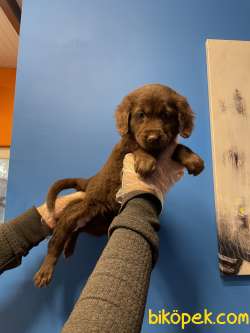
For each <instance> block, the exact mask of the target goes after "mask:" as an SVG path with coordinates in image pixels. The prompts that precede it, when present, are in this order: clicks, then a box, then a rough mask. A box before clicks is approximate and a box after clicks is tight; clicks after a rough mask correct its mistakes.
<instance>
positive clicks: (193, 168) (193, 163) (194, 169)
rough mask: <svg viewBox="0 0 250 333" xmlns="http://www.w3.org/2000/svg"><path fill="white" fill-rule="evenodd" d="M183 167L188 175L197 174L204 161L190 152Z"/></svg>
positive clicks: (202, 167) (200, 170) (201, 168)
mask: <svg viewBox="0 0 250 333" xmlns="http://www.w3.org/2000/svg"><path fill="white" fill-rule="evenodd" d="M185 167H186V168H187V170H188V173H189V174H190V175H194V176H198V175H199V174H200V173H201V172H202V170H203V169H204V167H205V165H204V161H203V160H202V159H201V158H200V157H199V156H198V155H195V154H192V155H191V156H190V157H189V158H188V159H187V161H185Z"/></svg>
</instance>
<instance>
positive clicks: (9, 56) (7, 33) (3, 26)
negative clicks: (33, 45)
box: [0, 7, 18, 68]
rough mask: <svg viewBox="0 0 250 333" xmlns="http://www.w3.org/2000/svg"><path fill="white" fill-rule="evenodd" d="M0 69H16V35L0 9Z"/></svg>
mask: <svg viewBox="0 0 250 333" xmlns="http://www.w3.org/2000/svg"><path fill="white" fill-rule="evenodd" d="M0 41H1V42H0V67H9V68H16V62H17V50H18V34H17V32H16V31H15V29H14V28H13V26H12V24H11V23H10V21H9V20H8V18H7V16H6V15H5V13H4V11H3V9H2V8H1V7H0Z"/></svg>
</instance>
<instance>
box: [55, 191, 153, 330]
mask: <svg viewBox="0 0 250 333" xmlns="http://www.w3.org/2000/svg"><path fill="white" fill-rule="evenodd" d="M158 213H159V211H158V205H157V204H156V199H155V198H154V197H153V196H152V195H150V194H144V195H140V196H139V197H134V198H133V199H131V200H129V201H128V202H127V203H125V206H124V208H123V210H122V211H121V213H120V214H119V215H118V216H117V217H116V218H115V219H114V220H113V222H112V224H111V225H110V228H109V241H108V244H107V245H106V247H105V249H104V251H103V253H102V255H101V257H100V258H99V260H98V262H97V264H96V267H95V269H94V271H93V272H92V274H91V276H90V277H89V279H88V281H87V284H86V285H85V287H84V289H83V291H82V293H81V295H80V297H79V299H78V301H77V303H76V305H75V306H74V309H73V311H72V313H71V315H70V317H69V319H68V321H67V322H66V324H65V326H64V328H63V330H62V333H78V332H79V333H80V332H81V333H85V332H86V333H92V332H95V333H97V332H98V333H99V332H100V333H137V332H140V329H141V323H142V319H143V315H144V308H145V303H146V298H147V292H148V286H149V280H150V274H151V271H152V268H153V265H154V264H155V262H156V260H157V257H158V248H159V239H158V235H157V232H156V230H157V229H158V228H159V220H158Z"/></svg>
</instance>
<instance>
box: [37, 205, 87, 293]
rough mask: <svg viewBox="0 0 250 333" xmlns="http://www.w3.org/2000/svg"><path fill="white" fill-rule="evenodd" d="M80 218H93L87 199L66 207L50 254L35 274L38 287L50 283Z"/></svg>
mask: <svg viewBox="0 0 250 333" xmlns="http://www.w3.org/2000/svg"><path fill="white" fill-rule="evenodd" d="M80 218H81V219H83V218H85V219H86V221H89V219H90V218H91V212H89V207H88V204H87V203H86V201H85V200H83V201H81V202H78V203H75V204H74V205H73V204H72V205H69V206H67V209H65V211H64V212H63V214H62V215H61V217H60V219H59V220H58V222H57V224H56V226H55V228H54V230H53V234H52V237H51V239H50V241H49V244H48V254H47V256H46V257H45V259H44V262H43V263H42V266H41V268H40V270H39V271H38V272H37V273H36V274H35V276H34V283H35V285H36V286H37V287H38V288H40V287H43V286H46V285H48V284H49V283H50V281H51V279H52V275H53V272H54V268H55V265H56V263H57V260H58V258H59V256H60V255H61V253H62V250H63V247H64V244H65V242H66V240H67V238H68V237H69V235H70V234H71V233H72V232H73V231H74V230H75V228H76V226H77V221H78V220H79V219H80Z"/></svg>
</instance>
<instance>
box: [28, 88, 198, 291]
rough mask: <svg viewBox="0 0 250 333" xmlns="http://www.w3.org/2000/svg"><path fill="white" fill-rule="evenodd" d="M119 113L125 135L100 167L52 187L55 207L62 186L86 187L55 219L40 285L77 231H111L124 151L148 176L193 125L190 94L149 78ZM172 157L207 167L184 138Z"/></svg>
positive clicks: (192, 167) (191, 168)
mask: <svg viewBox="0 0 250 333" xmlns="http://www.w3.org/2000/svg"><path fill="white" fill-rule="evenodd" d="M115 116H116V124H117V129H118V131H119V133H120V134H121V140H120V142H119V143H118V144H116V146H115V147H114V149H113V151H112V153H111V155H110V157H109V158H108V160H107V162H106V163H105V164H104V166H103V167H102V168H101V170H100V171H99V172H98V173H97V174H96V175H95V176H93V177H91V178H89V179H64V180H59V181H58V182H56V183H55V184H54V185H53V186H52V188H51V189H50V190H49V193H48V197H47V204H48V208H49V210H50V211H51V212H53V209H54V204H55V200H56V196H57V194H58V193H59V192H60V191H61V190H62V189H65V188H70V187H73V188H76V189H77V190H82V191H85V192H86V196H85V198H84V200H78V201H75V202H72V203H71V204H70V205H68V206H67V207H66V209H65V210H64V212H63V213H62V215H61V217H60V219H59V220H58V221H57V222H56V225H55V228H54V230H53V234H52V237H51V239H50V241H49V244H48V255H47V256H46V258H45V260H44V262H43V264H42V266H41V268H40V270H39V271H38V273H37V274H36V275H35V277H34V281H35V284H36V286H37V287H42V286H45V285H47V284H48V283H49V282H50V280H51V278H52V274H53V271H54V267H55V264H56V262H57V260H58V258H59V256H60V254H61V252H62V250H63V248H64V253H65V256H66V257H67V256H69V255H71V254H72V253H73V250H74V245H75V242H76V238H77V235H78V232H79V231H85V232H88V233H91V234H94V235H101V234H103V233H106V232H107V230H108V227H109V224H110V223H111V221H112V219H113V218H114V217H115V216H116V215H117V213H118V210H119V204H118V203H117V202H116V200H115V195H116V193H117V191H118V189H119V188H120V185H121V171H122V164H123V159H124V156H125V155H126V154H127V153H131V152H132V153H133V154H134V156H135V170H136V171H137V172H138V173H139V174H140V175H141V176H146V175H148V174H150V173H151V172H153V171H154V169H155V166H156V160H157V157H158V155H159V154H160V153H161V152H162V151H163V150H164V149H165V148H166V147H167V146H168V145H169V144H170V143H172V142H173V140H175V138H176V137H177V135H178V134H180V135H181V136H182V137H184V138H187V137H189V136H190V134H191V132H192V129H193V119H194V115H193V112H192V110H191V108H190V106H189V104H188V102H187V101H186V99H185V98H184V97H182V96H181V95H179V94H178V93H177V92H175V91H174V90H172V89H170V88H168V87H166V86H163V85H160V84H148V85H145V86H143V87H141V88H138V89H136V90H135V91H133V92H131V93H130V94H129V95H128V96H126V97H125V98H124V99H123V101H122V102H121V104H120V105H119V106H118V108H117V110H116V114H115ZM172 158H173V159H174V160H175V161H177V162H179V163H181V164H182V165H183V166H185V167H186V168H187V170H188V172H189V173H190V174H193V175H198V174H199V173H200V172H201V171H202V170H203V168H204V163H203V160H202V159H201V158H200V157H199V156H198V155H196V154H195V153H194V152H192V151H191V150H190V149H189V148H187V147H185V146H183V145H180V144H178V145H177V147H176V149H175V151H174V154H173V156H172ZM76 229H77V231H76Z"/></svg>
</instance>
